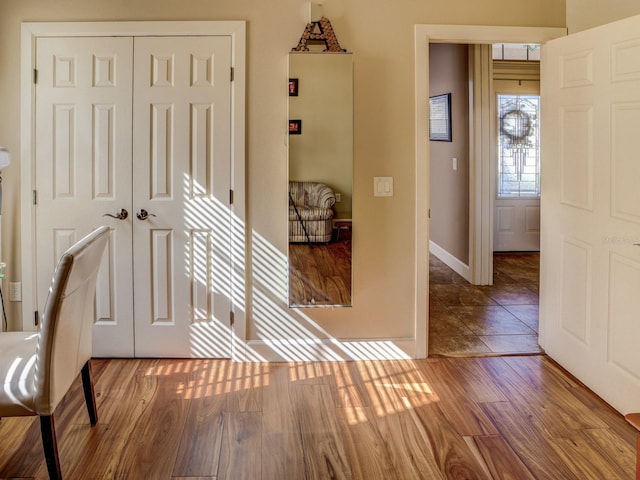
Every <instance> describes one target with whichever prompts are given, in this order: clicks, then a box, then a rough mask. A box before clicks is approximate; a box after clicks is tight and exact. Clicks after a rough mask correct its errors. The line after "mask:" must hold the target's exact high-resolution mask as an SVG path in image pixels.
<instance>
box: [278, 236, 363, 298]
mask: <svg viewBox="0 0 640 480" xmlns="http://www.w3.org/2000/svg"><path fill="white" fill-rule="evenodd" d="M289 304H290V305H291V306H321V305H351V232H350V231H342V232H340V238H339V239H337V240H332V241H331V243H328V244H313V245H308V244H306V243H290V244H289Z"/></svg>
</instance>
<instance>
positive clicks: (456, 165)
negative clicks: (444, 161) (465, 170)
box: [451, 157, 458, 170]
mask: <svg viewBox="0 0 640 480" xmlns="http://www.w3.org/2000/svg"><path fill="white" fill-rule="evenodd" d="M451 160H453V169H454V170H458V159H457V158H455V157H454V158H452V159H451Z"/></svg>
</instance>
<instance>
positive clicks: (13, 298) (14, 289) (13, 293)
mask: <svg viewBox="0 0 640 480" xmlns="http://www.w3.org/2000/svg"><path fill="white" fill-rule="evenodd" d="M9 301H10V302H21V301H22V283H21V282H9Z"/></svg>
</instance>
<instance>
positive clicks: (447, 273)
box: [429, 253, 542, 356]
mask: <svg viewBox="0 0 640 480" xmlns="http://www.w3.org/2000/svg"><path fill="white" fill-rule="evenodd" d="M493 270H494V275H493V285H491V286H476V285H471V284H470V283H469V282H467V281H466V280H465V279H464V278H462V277H461V276H460V275H458V274H457V273H455V272H454V271H453V270H451V269H450V268H449V267H448V266H447V265H445V264H444V263H443V262H441V261H440V260H438V258H436V257H435V256H434V255H430V257H429V354H430V355H434V354H435V355H450V356H460V355H502V354H514V353H516V354H535V353H541V352H542V350H541V348H540V346H539V345H538V284H539V280H538V278H539V271H540V255H539V254H538V253H496V254H494V256H493Z"/></svg>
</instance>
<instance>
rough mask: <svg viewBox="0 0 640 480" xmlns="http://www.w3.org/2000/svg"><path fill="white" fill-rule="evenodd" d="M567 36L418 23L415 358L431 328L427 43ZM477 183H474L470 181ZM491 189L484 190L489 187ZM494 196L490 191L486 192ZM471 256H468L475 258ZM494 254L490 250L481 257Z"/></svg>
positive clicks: (423, 352) (486, 206)
mask: <svg viewBox="0 0 640 480" xmlns="http://www.w3.org/2000/svg"><path fill="white" fill-rule="evenodd" d="M566 34H567V29H566V28H552V27H505V26H483V25H416V26H415V38H414V53H415V58H414V65H415V122H414V124H415V134H414V138H415V151H416V159H415V169H416V204H415V209H416V216H415V222H416V246H415V248H416V251H415V258H416V266H415V270H414V278H415V288H416V290H415V292H414V298H415V312H416V318H415V334H416V357H417V358H423V357H425V356H427V353H428V352H427V346H428V330H429V309H428V305H429V295H428V288H429V279H428V270H429V252H428V241H429V219H428V214H427V212H428V208H429V141H428V138H427V133H426V132H428V125H427V118H428V111H427V106H428V99H429V42H434V43H469V44H475V43H541V44H542V43H546V42H547V41H549V40H552V39H554V38H558V37H562V36H565V35H566ZM470 181H473V179H470ZM489 187H490V186H489V185H486V186H484V188H487V189H488V188H489ZM488 191H489V192H490V190H488ZM486 195H487V194H485V192H484V191H482V192H476V196H475V198H473V199H471V201H472V202H476V203H475V204H474V205H481V209H482V210H483V211H484V210H486V211H488V212H491V211H492V202H488V203H487V202H486V200H485V202H484V203H483V199H486V198H490V197H491V194H490V193H489V194H488V196H486ZM471 253H472V252H470V254H471ZM482 253H484V255H485V256H486V255H491V252H479V253H478V254H482Z"/></svg>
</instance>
